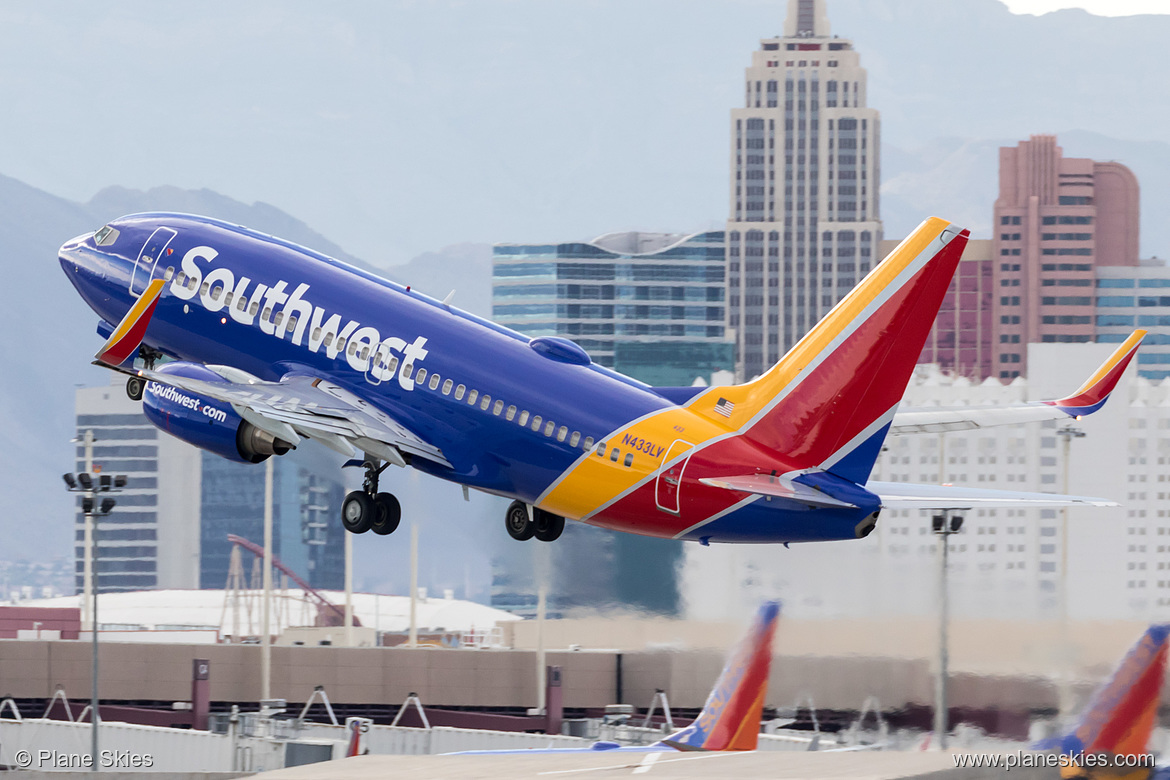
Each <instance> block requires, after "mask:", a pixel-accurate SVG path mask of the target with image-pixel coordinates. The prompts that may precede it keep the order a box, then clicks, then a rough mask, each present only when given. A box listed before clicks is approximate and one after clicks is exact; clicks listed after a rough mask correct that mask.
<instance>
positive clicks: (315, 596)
mask: <svg viewBox="0 0 1170 780" xmlns="http://www.w3.org/2000/svg"><path fill="white" fill-rule="evenodd" d="M228 541H229V542H231V543H232V544H234V545H235V546H237V547H243V548H244V549H245V550H247V551H248V552H250V553H252V554H253V555H255V556H256V557H257V558H259V559H260V560H264V548H263V547H261V546H260V545H258V544H256V543H255V542H250V541H248V540H247V539H245V538H244V537H242V536H236V535H235V534H228ZM272 565H273V566H275V567H276V568H277V569H279V570H280V571H281V573H283V574H285V575H286V576H287V577H288V578H289V579H290V580H292V581H293V582H295V583H296V584H297V586H298V587H299V588H300V589H301V590H303V591H304V592H305V595H306V596H308V597H309V599H310V600H311V601H312V602H314V603H315V604H316V605H317V622H316V625H318V626H329V627H333V626H344V625H345V610H344V609H343V608H341V607H339V606H337V605H336V604H334V603H333V602H332V601H330V600H329V599H327V598H325V596H323V595H322V594H321V593H320V592H319V591H318V590H317V589H316V588H314V587H313V586H312V585H310V584H309V583H307V582H305V581H304V580H303V579H301V578H300V577H299V576H297V573H296V572H294V571H293V570H292V569H290V568H289V567H287V566H285V565H284V564H283V563H282V562H281V560H280V559H279V558H277V557H276V556H275V555H273V556H272ZM353 624H354V625H355V626H360V625H361V621H360V620H358V618H357V615H354V618H353Z"/></svg>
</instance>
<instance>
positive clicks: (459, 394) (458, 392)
mask: <svg viewBox="0 0 1170 780" xmlns="http://www.w3.org/2000/svg"><path fill="white" fill-rule="evenodd" d="M466 392H467V385H459V387H456V388H455V400H456V401H462V400H463V394H464V393H466Z"/></svg>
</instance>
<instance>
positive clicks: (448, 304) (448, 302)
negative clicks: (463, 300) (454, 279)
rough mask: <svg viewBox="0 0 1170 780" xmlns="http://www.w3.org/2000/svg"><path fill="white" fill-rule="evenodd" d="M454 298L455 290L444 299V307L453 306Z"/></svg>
mask: <svg viewBox="0 0 1170 780" xmlns="http://www.w3.org/2000/svg"><path fill="white" fill-rule="evenodd" d="M454 297H455V291H454V290H452V291H451V292H449V293H447V297H446V298H444V299H443V305H444V306H450V305H451V299H452V298H454Z"/></svg>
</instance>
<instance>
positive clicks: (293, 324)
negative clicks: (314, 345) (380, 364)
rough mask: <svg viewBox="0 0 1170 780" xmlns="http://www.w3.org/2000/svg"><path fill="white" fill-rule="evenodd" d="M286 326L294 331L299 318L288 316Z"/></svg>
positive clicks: (367, 348) (367, 349) (290, 330)
mask: <svg viewBox="0 0 1170 780" xmlns="http://www.w3.org/2000/svg"><path fill="white" fill-rule="evenodd" d="M228 295H231V293H228ZM285 327H286V328H288V332H289V333H292V332H293V331H294V330H296V329H297V318H296V317H289V318H288V325H286V326H285ZM366 351H367V352H368V351H369V347H366Z"/></svg>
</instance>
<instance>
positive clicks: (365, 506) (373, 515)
mask: <svg viewBox="0 0 1170 780" xmlns="http://www.w3.org/2000/svg"><path fill="white" fill-rule="evenodd" d="M354 465H357V464H354ZM363 465H364V467H365V469H366V478H365V481H364V482H363V483H362V489H361V490H355V491H353V492H352V493H350V494H349V495H347V496H346V497H345V501H343V502H342V504H341V524H342V525H343V526H344V527H345V530H347V531H349V532H350V533H351V534H364V533H365V532H366V531H373V532H374V533H376V534H379V535H381V536H386V535H387V534H392V533H394V529H396V528H398V523H399V522H400V521H401V520H402V505H401V504H399V503H398V499H397V498H395V497H394V496H393V495H392V494H390V493H379V492H378V477H379V476H380V475H381V474H382V472H383V471H385V470H386V467H387V466H389V465H390V464H389V463H384V464H382V465H381V466H378V464H377V463H374V462H371V461H368V460H367V461H366V462H365V464H363Z"/></svg>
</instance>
